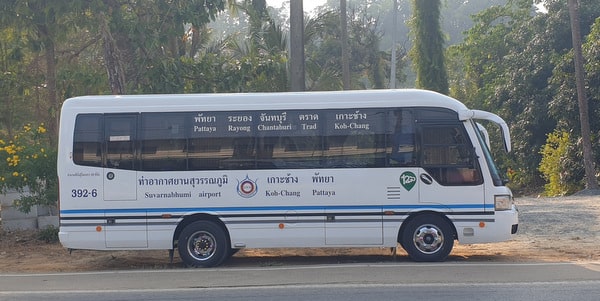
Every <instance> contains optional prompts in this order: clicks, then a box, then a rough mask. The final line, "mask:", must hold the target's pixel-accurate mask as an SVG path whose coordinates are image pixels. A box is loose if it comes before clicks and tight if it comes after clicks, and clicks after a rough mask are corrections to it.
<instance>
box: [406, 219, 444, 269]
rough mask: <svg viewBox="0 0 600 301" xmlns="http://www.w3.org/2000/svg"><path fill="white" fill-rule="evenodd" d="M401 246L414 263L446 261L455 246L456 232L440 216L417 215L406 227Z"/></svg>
mask: <svg viewBox="0 0 600 301" xmlns="http://www.w3.org/2000/svg"><path fill="white" fill-rule="evenodd" d="M400 245H402V247H403V248H404V250H405V251H406V253H408V256H409V257H410V258H411V259H412V260H414V261H419V262H424V261H429V262H432V261H444V260H445V259H446V258H447V257H448V255H449V254H450V252H451V251H452V248H453V246H454V231H453V230H452V226H451V225H450V224H449V223H448V221H446V220H445V219H444V218H443V217H441V216H440V215H437V214H431V213H430V214H421V215H417V216H415V217H414V218H412V219H410V220H409V221H408V224H407V225H406V227H404V231H403V233H402V239H401V243H400Z"/></svg>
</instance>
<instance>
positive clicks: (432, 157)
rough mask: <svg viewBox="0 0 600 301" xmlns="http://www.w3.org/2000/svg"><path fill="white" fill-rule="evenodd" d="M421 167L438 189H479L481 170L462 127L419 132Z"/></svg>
mask: <svg viewBox="0 0 600 301" xmlns="http://www.w3.org/2000/svg"><path fill="white" fill-rule="evenodd" d="M421 149H422V158H421V160H422V166H423V168H425V170H426V171H427V172H428V173H429V174H430V175H431V176H432V177H433V178H434V179H435V180H436V181H437V182H438V183H440V184H441V185H448V186H452V185H479V184H481V183H483V181H482V179H483V178H482V176H481V170H480V168H479V165H478V163H477V160H475V153H474V148H473V146H472V145H471V143H470V142H469V139H467V136H466V133H465V132H464V129H463V127H462V125H461V124H452V125H425V126H422V128H421Z"/></svg>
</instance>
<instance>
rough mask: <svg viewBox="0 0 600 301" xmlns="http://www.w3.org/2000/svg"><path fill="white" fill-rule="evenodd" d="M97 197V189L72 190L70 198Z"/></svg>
mask: <svg viewBox="0 0 600 301" xmlns="http://www.w3.org/2000/svg"><path fill="white" fill-rule="evenodd" d="M97 196H98V189H91V190H88V189H72V190H71V197H73V198H90V197H91V198H95V197H97Z"/></svg>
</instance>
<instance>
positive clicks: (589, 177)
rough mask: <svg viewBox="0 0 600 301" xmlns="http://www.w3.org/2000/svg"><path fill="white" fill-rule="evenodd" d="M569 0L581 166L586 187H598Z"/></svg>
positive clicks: (575, 14) (575, 12) (573, 4)
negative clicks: (581, 141)
mask: <svg viewBox="0 0 600 301" xmlns="http://www.w3.org/2000/svg"><path fill="white" fill-rule="evenodd" d="M568 1H569V16H570V19H571V35H572V38H573V53H574V54H575V84H576V85H577V100H578V103H579V122H580V123H581V139H582V140H583V143H582V144H583V166H584V168H585V178H586V185H585V186H586V188H587V189H590V190H594V189H598V181H597V180H596V168H595V166H594V155H593V152H592V138H591V133H590V120H589V109H588V101H587V96H586V92H585V79H584V71H583V64H584V61H583V51H582V49H581V48H582V42H581V29H580V25H579V8H578V3H577V0H568Z"/></svg>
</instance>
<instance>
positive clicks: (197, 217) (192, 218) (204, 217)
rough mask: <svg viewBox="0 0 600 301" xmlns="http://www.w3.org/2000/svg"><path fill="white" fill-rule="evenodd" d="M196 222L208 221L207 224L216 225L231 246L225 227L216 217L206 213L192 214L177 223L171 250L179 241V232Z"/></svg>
mask: <svg viewBox="0 0 600 301" xmlns="http://www.w3.org/2000/svg"><path fill="white" fill-rule="evenodd" d="M197 221H209V222H213V223H215V224H216V225H218V226H219V227H221V228H222V229H223V231H224V232H225V235H226V236H227V240H228V241H229V243H230V244H231V237H230V236H229V230H228V229H227V227H226V226H225V223H224V222H223V221H222V220H221V219H220V218H219V217H218V216H216V215H213V214H208V213H194V214H190V215H187V216H185V217H184V218H183V219H182V220H181V221H180V222H179V224H177V227H176V228H175V232H174V233H173V248H177V241H178V240H179V235H181V232H182V231H183V229H185V227H187V226H188V225H189V224H191V223H194V222H197Z"/></svg>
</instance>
